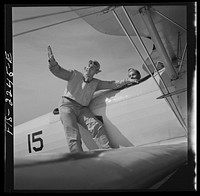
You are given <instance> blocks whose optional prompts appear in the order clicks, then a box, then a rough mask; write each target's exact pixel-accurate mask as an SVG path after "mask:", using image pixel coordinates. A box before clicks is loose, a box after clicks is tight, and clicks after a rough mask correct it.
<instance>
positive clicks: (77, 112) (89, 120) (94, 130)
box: [49, 63, 127, 152]
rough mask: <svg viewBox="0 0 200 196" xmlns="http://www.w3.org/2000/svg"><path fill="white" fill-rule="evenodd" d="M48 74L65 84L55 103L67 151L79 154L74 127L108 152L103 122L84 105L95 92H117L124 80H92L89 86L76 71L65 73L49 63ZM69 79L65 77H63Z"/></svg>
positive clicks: (78, 136) (80, 149) (79, 149)
mask: <svg viewBox="0 0 200 196" xmlns="http://www.w3.org/2000/svg"><path fill="white" fill-rule="evenodd" d="M49 69H50V71H51V72H52V73H53V74H54V75H55V76H57V77H58V78H60V79H64V80H66V81H67V84H66V87H65V90H64V93H63V96H62V99H61V101H60V104H59V113H60V119H61V122H62V124H63V127H64V131H65V133H66V138H67V142H68V146H69V150H70V152H82V151H83V149H82V142H81V136H80V132H79V127H78V124H77V123H79V124H80V125H82V126H83V127H84V128H86V129H87V130H88V131H89V132H90V133H91V135H92V137H93V139H94V141H95V142H96V144H97V146H98V147H99V148H100V149H109V148H110V145H109V140H108V138H107V136H106V134H105V127H104V125H103V123H102V122H101V121H100V120H98V119H97V118H96V117H95V115H94V114H93V113H92V112H91V111H90V109H89V108H88V105H89V103H90V101H91V99H92V97H93V94H94V92H95V91H98V90H103V89H117V88H120V87H122V86H124V85H126V84H127V80H126V79H125V80H121V81H102V80H99V79H96V78H93V79H92V80H91V81H90V82H89V83H86V82H85V81H84V76H83V74H82V73H81V72H79V71H77V70H70V69H69V70H66V69H64V68H62V67H61V66H60V65H59V64H58V63H56V64H54V65H50V64H49ZM69 72H70V73H71V76H70V78H67V79H66V77H65V74H66V75H67V74H68V75H69Z"/></svg>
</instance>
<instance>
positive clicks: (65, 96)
mask: <svg viewBox="0 0 200 196" xmlns="http://www.w3.org/2000/svg"><path fill="white" fill-rule="evenodd" d="M62 97H63V98H65V99H68V100H69V101H71V102H74V103H76V104H78V105H80V106H83V105H81V104H80V103H78V102H77V101H75V100H73V99H71V98H69V97H66V96H62Z"/></svg>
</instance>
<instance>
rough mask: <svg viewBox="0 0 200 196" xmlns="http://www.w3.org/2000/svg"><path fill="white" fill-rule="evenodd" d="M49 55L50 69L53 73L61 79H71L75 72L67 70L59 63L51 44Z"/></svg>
mask: <svg viewBox="0 0 200 196" xmlns="http://www.w3.org/2000/svg"><path fill="white" fill-rule="evenodd" d="M48 57H49V60H48V61H49V70H50V71H51V73H52V74H54V75H55V76H56V77H58V78H60V79H63V80H67V81H69V80H70V77H71V76H72V74H73V71H72V70H66V69H64V68H62V67H61V66H60V65H59V64H58V63H57V61H56V60H55V58H54V55H53V52H52V50H51V47H50V46H48Z"/></svg>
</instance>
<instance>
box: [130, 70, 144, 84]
mask: <svg viewBox="0 0 200 196" xmlns="http://www.w3.org/2000/svg"><path fill="white" fill-rule="evenodd" d="M128 77H129V78H131V79H134V82H135V83H137V84H138V83H139V82H140V78H141V74H140V72H139V71H138V70H137V69H133V68H130V69H128Z"/></svg>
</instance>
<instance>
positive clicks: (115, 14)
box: [112, 6, 187, 133]
mask: <svg viewBox="0 0 200 196" xmlns="http://www.w3.org/2000/svg"><path fill="white" fill-rule="evenodd" d="M122 9H123V11H124V12H125V14H126V17H127V18H128V20H129V22H130V23H131V26H132V28H133V29H134V31H135V33H136V35H137V37H138V39H139V40H140V42H141V45H142V46H143V47H144V50H145V51H146V53H147V55H148V57H149V59H150V60H151V62H152V64H153V66H154V69H155V70H156V72H157V73H158V70H157V68H156V66H155V64H154V62H153V60H152V58H151V56H150V55H149V53H148V50H147V49H146V47H145V45H144V43H143V41H142V39H141V37H140V35H139V33H138V32H137V30H136V28H135V26H134V24H133V22H132V21H131V19H130V17H129V15H128V13H127V12H126V9H125V8H124V6H122ZM112 12H113V14H114V16H115V18H116V19H117V21H118V23H119V24H120V26H121V27H122V29H123V31H124V33H125V34H126V36H127V38H128V39H129V41H130V42H131V44H132V45H133V47H134V48H135V50H136V51H137V53H138V55H139V56H140V57H141V59H142V61H143V62H144V65H145V66H146V68H147V70H148V71H149V73H150V75H151V76H152V77H153V79H154V81H155V82H156V84H157V86H158V87H159V89H160V91H161V93H162V95H163V96H164V95H165V94H164V92H163V90H162V88H161V87H160V85H159V84H158V82H157V81H156V79H155V77H154V76H153V74H152V73H151V71H150V69H149V67H148V65H147V64H146V62H145V60H144V58H143V57H142V55H141V53H140V51H139V50H138V48H137V46H136V45H135V43H134V42H133V40H132V39H131V37H130V35H129V34H128V32H127V30H126V29H125V27H124V25H123V24H122V22H121V20H120V19H119V17H118V15H117V13H116V12H115V10H112ZM158 75H159V73H158ZM159 77H160V79H161V81H162V83H163V85H164V87H165V88H166V90H167V93H168V94H169V91H168V89H167V87H166V85H165V83H164V81H163V80H162V78H161V76H160V75H159ZM170 98H171V100H172V102H173V104H174V106H175V108H176V111H177V112H176V111H175V110H174V108H173V107H172V105H171V104H170V102H169V100H168V99H165V100H166V101H167V103H168V104H169V106H170V108H171V109H172V111H173V112H174V114H175V115H176V117H177V119H178V120H179V122H180V124H181V125H182V126H183V128H184V129H185V131H186V133H187V127H186V125H185V122H184V120H183V117H182V116H181V114H180V112H179V110H178V108H177V106H176V104H175V103H174V100H173V99H172V97H171V96H170Z"/></svg>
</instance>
